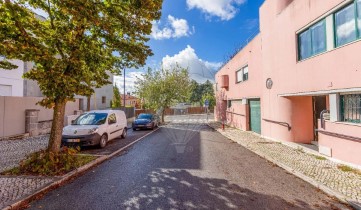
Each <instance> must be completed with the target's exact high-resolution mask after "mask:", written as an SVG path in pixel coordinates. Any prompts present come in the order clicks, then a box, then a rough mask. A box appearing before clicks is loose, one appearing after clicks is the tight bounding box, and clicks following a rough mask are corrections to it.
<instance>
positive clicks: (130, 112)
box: [114, 107, 136, 119]
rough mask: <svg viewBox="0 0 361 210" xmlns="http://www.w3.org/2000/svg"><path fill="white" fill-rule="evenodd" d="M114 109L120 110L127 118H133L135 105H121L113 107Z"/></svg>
mask: <svg viewBox="0 0 361 210" xmlns="http://www.w3.org/2000/svg"><path fill="white" fill-rule="evenodd" d="M114 110H122V111H124V113H125V116H127V119H130V118H133V117H135V115H136V113H135V112H136V111H135V107H121V108H114Z"/></svg>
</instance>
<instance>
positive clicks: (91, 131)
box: [88, 128, 98, 134]
mask: <svg viewBox="0 0 361 210" xmlns="http://www.w3.org/2000/svg"><path fill="white" fill-rule="evenodd" d="M96 132H98V128H92V129H91V130H89V132H88V134H94V133H96Z"/></svg>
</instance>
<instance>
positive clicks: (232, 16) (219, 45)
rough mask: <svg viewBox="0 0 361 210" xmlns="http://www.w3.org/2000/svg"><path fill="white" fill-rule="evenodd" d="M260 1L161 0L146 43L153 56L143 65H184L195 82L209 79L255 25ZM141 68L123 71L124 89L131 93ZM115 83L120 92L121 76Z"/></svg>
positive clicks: (256, 24)
mask: <svg viewBox="0 0 361 210" xmlns="http://www.w3.org/2000/svg"><path fill="white" fill-rule="evenodd" d="M263 2H264V0H164V3H163V8H162V17H161V19H160V20H159V21H157V22H155V23H154V24H153V30H152V31H153V32H152V34H151V36H150V38H151V39H150V41H149V42H148V45H149V46H150V47H151V49H152V50H153V53H154V56H152V57H149V58H148V61H147V66H150V67H152V68H159V67H160V66H161V64H163V66H164V67H166V68H169V67H171V66H173V65H175V64H176V63H177V64H178V65H181V66H182V67H188V68H189V71H190V76H191V77H192V78H193V79H196V80H197V81H199V82H204V81H205V80H206V79H212V78H213V76H214V73H215V71H216V70H217V69H218V68H219V66H220V65H221V64H222V63H223V61H224V60H225V57H226V55H228V54H230V53H231V52H233V51H234V49H235V48H236V47H239V46H240V45H242V44H244V43H245V41H246V40H247V39H248V38H249V37H250V36H252V35H254V34H255V33H257V31H258V28H259V24H258V23H259V21H258V19H259V14H258V10H259V7H260V6H261V5H262V3H263ZM143 71H144V70H143V69H139V70H134V69H129V70H127V71H126V92H132V91H133V88H134V81H135V80H136V77H137V76H139V75H141V74H142V73H143ZM115 84H116V85H117V86H118V87H119V88H120V89H121V91H123V78H122V77H116V78H115Z"/></svg>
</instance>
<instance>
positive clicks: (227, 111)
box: [226, 111, 246, 117]
mask: <svg viewBox="0 0 361 210" xmlns="http://www.w3.org/2000/svg"><path fill="white" fill-rule="evenodd" d="M226 113H230V114H234V115H238V116H242V117H245V116H246V115H244V114H238V113H235V112H230V111H226Z"/></svg>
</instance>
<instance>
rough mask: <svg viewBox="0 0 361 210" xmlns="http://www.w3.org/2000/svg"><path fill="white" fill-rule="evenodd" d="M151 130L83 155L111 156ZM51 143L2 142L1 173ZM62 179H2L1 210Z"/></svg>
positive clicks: (29, 140)
mask: <svg viewBox="0 0 361 210" xmlns="http://www.w3.org/2000/svg"><path fill="white" fill-rule="evenodd" d="M149 132H150V130H144V131H137V132H133V131H132V130H129V132H128V136H127V138H126V139H121V138H117V139H114V140H112V141H110V142H108V145H107V146H106V147H105V148H103V149H99V148H98V147H88V148H83V149H82V151H81V152H82V153H83V154H91V155H97V156H104V155H110V154H111V153H113V152H115V151H117V150H118V149H121V148H123V147H125V146H126V145H128V144H130V143H132V142H134V141H136V140H137V139H139V138H140V137H142V136H144V135H146V134H148V133H149ZM47 144H48V136H40V137H33V138H26V139H23V140H10V141H0V151H1V153H0V157H1V158H0V160H1V161H0V171H1V170H6V169H10V168H12V167H14V166H17V165H18V164H19V161H20V160H22V159H24V158H25V157H26V155H28V154H30V153H32V152H36V151H38V150H40V149H44V148H46V147H47ZM58 179H59V177H33V176H18V177H12V176H0V209H2V208H3V207H5V206H6V205H9V204H11V203H14V201H16V200H18V199H20V198H22V197H24V196H28V195H30V194H32V193H33V192H35V191H37V190H39V189H41V188H43V187H44V186H47V185H48V184H50V183H51V182H53V181H56V180H58Z"/></svg>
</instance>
